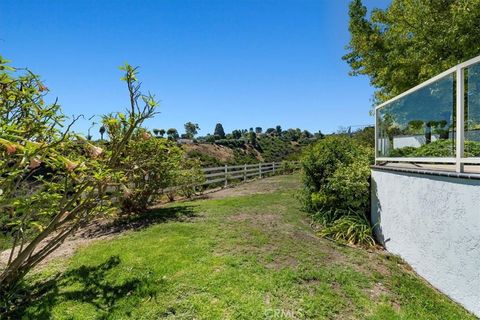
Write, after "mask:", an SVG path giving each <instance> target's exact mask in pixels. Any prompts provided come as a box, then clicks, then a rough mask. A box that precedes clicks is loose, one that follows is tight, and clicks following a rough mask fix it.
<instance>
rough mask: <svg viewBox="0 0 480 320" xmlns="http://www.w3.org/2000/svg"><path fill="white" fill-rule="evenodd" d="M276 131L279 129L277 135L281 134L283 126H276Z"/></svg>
mask: <svg viewBox="0 0 480 320" xmlns="http://www.w3.org/2000/svg"><path fill="white" fill-rule="evenodd" d="M275 131H277V135H278V136H280V135H281V134H282V127H281V126H279V125H278V126H276V127H275Z"/></svg>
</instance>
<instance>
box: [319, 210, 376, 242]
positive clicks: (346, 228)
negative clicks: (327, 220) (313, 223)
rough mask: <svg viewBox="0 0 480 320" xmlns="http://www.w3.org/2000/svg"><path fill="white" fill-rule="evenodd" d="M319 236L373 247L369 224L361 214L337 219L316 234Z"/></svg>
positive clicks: (373, 240)
mask: <svg viewBox="0 0 480 320" xmlns="http://www.w3.org/2000/svg"><path fill="white" fill-rule="evenodd" d="M318 234H319V235H320V236H322V237H325V238H330V239H332V240H335V241H339V242H344V243H348V244H357V245H364V246H374V245H375V239H374V238H373V236H372V228H371V227H370V222H369V221H368V220H367V219H366V218H365V215H361V214H356V213H353V214H349V215H345V216H343V217H340V218H338V219H337V220H335V221H333V223H331V224H329V225H327V226H325V227H324V228H323V229H321V230H320V232H319V233H318Z"/></svg>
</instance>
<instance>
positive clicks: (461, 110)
mask: <svg viewBox="0 0 480 320" xmlns="http://www.w3.org/2000/svg"><path fill="white" fill-rule="evenodd" d="M456 74H457V76H456V80H457V88H456V90H457V92H456V96H457V99H456V100H457V101H456V113H457V115H456V118H457V119H456V120H457V124H456V127H457V128H456V148H455V158H456V162H455V171H457V172H463V171H464V166H463V163H462V158H463V156H464V152H465V94H464V90H465V86H464V83H465V74H464V72H463V69H462V68H461V67H460V66H459V67H457V71H456Z"/></svg>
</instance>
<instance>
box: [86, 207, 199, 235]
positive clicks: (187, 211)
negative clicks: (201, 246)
mask: <svg viewBox="0 0 480 320" xmlns="http://www.w3.org/2000/svg"><path fill="white" fill-rule="evenodd" d="M194 209H195V207H194V206H191V205H182V206H175V207H159V208H151V209H148V210H147V211H145V212H143V213H140V214H131V215H124V216H121V217H119V218H117V219H115V220H114V221H112V222H109V223H108V224H103V225H98V226H97V227H94V228H88V229H87V230H85V231H84V232H82V235H81V236H82V237H84V238H97V237H99V236H106V235H111V234H116V233H121V232H123V231H126V230H141V229H144V228H147V227H149V226H151V225H153V224H158V223H165V222H169V221H189V220H191V219H192V218H195V217H197V215H196V214H195V210H194Z"/></svg>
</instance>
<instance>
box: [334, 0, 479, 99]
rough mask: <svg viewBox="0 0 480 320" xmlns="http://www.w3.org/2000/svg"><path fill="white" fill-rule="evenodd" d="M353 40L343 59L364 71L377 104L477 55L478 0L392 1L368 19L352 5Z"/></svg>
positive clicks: (357, 2) (355, 69) (360, 8)
mask: <svg viewBox="0 0 480 320" xmlns="http://www.w3.org/2000/svg"><path fill="white" fill-rule="evenodd" d="M349 15H350V23H349V30H350V34H351V40H350V43H349V45H348V50H349V52H348V54H346V55H345V56H344V57H343V59H344V60H346V61H347V62H348V64H349V65H350V67H351V72H350V74H351V75H367V76H368V77H369V78H370V82H371V84H372V85H373V86H374V87H375V88H377V90H376V91H375V94H374V103H375V104H378V103H381V102H383V101H385V100H388V99H389V98H392V97H393V96H395V95H398V94H400V93H402V92H404V91H406V90H408V89H409V88H411V87H413V86H415V85H417V84H419V83H421V82H423V81H425V80H427V79H429V78H431V77H432V76H434V75H436V74H438V73H440V72H442V71H444V70H446V69H448V68H450V67H452V66H454V65H455V64H458V63H460V62H462V61H465V60H467V59H469V58H472V57H475V56H476V55H478V54H480V46H479V45H478V44H479V43H480V23H479V21H480V0H468V1H467V0H429V1H414V0H393V1H392V3H391V4H390V6H389V7H388V8H387V9H385V10H380V9H374V10H373V11H372V13H371V16H370V17H369V18H367V8H366V7H365V6H364V5H363V4H362V1H361V0H353V1H352V2H351V3H350V10H349Z"/></svg>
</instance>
